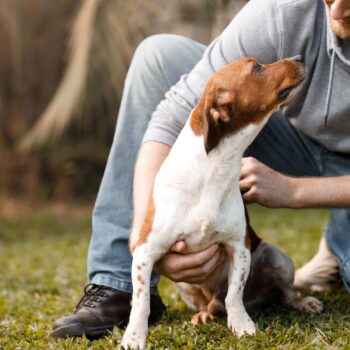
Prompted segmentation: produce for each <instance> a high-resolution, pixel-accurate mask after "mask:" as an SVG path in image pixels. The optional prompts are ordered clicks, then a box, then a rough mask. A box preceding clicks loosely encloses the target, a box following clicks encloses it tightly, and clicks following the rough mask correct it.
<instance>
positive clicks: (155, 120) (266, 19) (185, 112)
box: [143, 0, 282, 146]
mask: <svg viewBox="0 0 350 350" xmlns="http://www.w3.org/2000/svg"><path fill="white" fill-rule="evenodd" d="M281 51H282V40H281V28H280V18H279V14H278V0H251V1H249V2H248V3H247V4H246V5H245V6H244V7H243V8H242V10H241V11H240V12H239V13H238V14H237V16H236V17H235V18H234V19H233V20H232V21H231V22H230V24H229V25H228V26H227V27H226V29H225V30H224V31H223V32H222V34H221V35H220V36H219V37H218V38H216V39H215V40H214V41H213V42H212V43H211V44H210V45H209V46H208V47H207V49H206V50H205V52H204V54H203V57H202V58H201V60H200V61H199V62H198V63H197V64H196V65H195V67H194V68H193V69H192V71H191V72H190V73H188V74H185V75H183V76H182V77H181V78H180V80H179V81H178V82H177V83H176V84H175V85H174V86H173V87H172V88H171V89H170V90H169V91H168V92H167V93H166V95H165V98H164V100H163V101H161V102H160V104H159V105H158V107H157V109H156V110H155V111H154V113H153V114H152V118H151V120H150V122H149V125H148V128H147V130H146V133H145V135H144V138H143V142H146V141H158V142H162V143H165V144H168V145H169V146H172V145H173V143H174V142H175V140H176V138H177V136H178V135H179V133H180V131H181V129H182V128H183V126H184V125H185V123H186V120H187V118H188V116H189V114H190V112H191V110H192V109H193V108H194V106H195V105H196V104H197V103H198V100H199V98H200V95H201V93H202V90H203V88H204V86H205V83H206V81H207V80H208V78H209V77H210V76H211V75H212V74H213V73H214V72H216V71H217V70H219V69H220V68H221V67H222V66H224V65H226V64H228V63H230V62H232V61H234V60H235V59H238V58H241V57H256V58H257V59H258V60H259V61H260V62H262V63H271V62H274V61H276V60H277V59H279V57H280V56H281Z"/></svg>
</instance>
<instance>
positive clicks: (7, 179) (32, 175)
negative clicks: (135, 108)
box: [0, 0, 246, 212]
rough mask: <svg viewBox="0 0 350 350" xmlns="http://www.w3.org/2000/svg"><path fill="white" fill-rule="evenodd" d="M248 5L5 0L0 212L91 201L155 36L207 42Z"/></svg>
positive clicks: (0, 0) (0, 37)
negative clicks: (15, 205)
mask: <svg viewBox="0 0 350 350" xmlns="http://www.w3.org/2000/svg"><path fill="white" fill-rule="evenodd" d="M245 2H246V1H245V0H177V1H171V0H128V1H121V0H74V1H72V0H60V1H47V0H0V47H1V50H0V160H1V163H0V164H1V167H0V212H1V210H3V209H4V208H5V204H6V203H8V202H9V198H30V199H32V200H36V201H37V200H40V201H46V200H62V199H64V200H66V199H67V200H70V199H81V200H84V201H85V200H87V201H92V200H93V199H94V198H95V196H96V193H97V190H98V186H99V183H100V180H101V177H102V174H103V170H104V166H105V163H106V160H107V156H108V151H109V147H110V145H111V142H112V137H113V132H114V128H115V124H116V121H117V120H116V119H117V112H118V107H119V101H120V98H121V95H122V89H123V83H124V78H125V75H126V72H127V69H128V65H129V62H130V60H131V58H132V55H133V52H134V50H135V48H136V46H137V45H138V44H139V43H140V42H141V41H142V40H143V39H144V38H145V37H147V36H149V35H152V34H156V33H161V32H163V33H164V32H169V33H177V34H182V35H186V36H189V37H191V38H193V39H195V40H198V41H200V42H203V43H209V42H210V41H211V40H212V39H213V38H214V37H215V36H217V35H218V34H219V33H220V32H221V30H222V29H223V28H224V27H225V26H226V25H227V23H228V22H229V21H230V19H231V18H232V17H233V16H234V15H235V13H236V12H237V11H238V10H239V9H240V8H241V7H242V6H243V5H244V3H245Z"/></svg>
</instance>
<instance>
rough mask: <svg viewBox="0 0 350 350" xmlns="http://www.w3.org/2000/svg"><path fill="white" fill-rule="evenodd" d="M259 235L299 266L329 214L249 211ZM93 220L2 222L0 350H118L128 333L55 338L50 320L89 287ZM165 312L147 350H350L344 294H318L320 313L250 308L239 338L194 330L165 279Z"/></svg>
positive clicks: (214, 328) (219, 326) (218, 328)
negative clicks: (245, 331) (248, 327)
mask: <svg viewBox="0 0 350 350" xmlns="http://www.w3.org/2000/svg"><path fill="white" fill-rule="evenodd" d="M250 211H251V219H252V222H253V225H254V227H255V228H256V230H257V232H259V234H261V235H262V236H263V237H264V238H266V239H267V240H269V241H270V242H273V243H275V244H277V245H278V246H279V247H280V248H281V249H282V250H283V251H284V252H286V253H287V254H289V255H290V256H291V257H292V258H293V259H294V260H295V261H296V264H297V265H298V266H300V265H301V264H303V263H304V262H306V261H307V260H308V259H309V258H310V257H311V256H312V255H313V254H314V253H315V251H316V250H317V246H318V241H319V238H320V232H321V228H322V225H323V223H324V221H325V220H326V218H327V213H326V212H325V211H311V210H310V211H290V210H267V209H262V208H260V207H252V208H251V210H250ZM89 237H90V217H89V216H83V217H79V218H67V217H63V216H59V215H54V214H52V213H49V212H45V211H44V212H39V213H37V214H35V215H34V216H31V217H23V218H19V219H17V220H15V221H14V220H4V219H0V276H1V277H0V349H1V350H8V349H36V350H37V349H60V350H61V349H69V350H71V349H73V350H74V349H94V350H97V349H101V350H102V349H114V348H115V346H116V345H117V343H118V341H119V340H120V339H121V337H122V334H123V330H119V329H117V328H115V330H114V333H113V335H110V336H108V337H105V338H103V339H100V340H96V341H89V340H87V339H86V338H82V339H74V340H73V339H67V340H57V341H56V340H54V339H52V338H50V336H49V335H50V331H51V327H52V322H53V321H54V320H55V319H57V318H58V317H61V316H62V315H65V314H69V313H70V312H71V311H72V309H73V308H74V306H75V303H76V302H77V301H78V300H79V298H80V296H81V293H82V287H83V285H84V283H85V268H86V266H85V262H86V252H87V247H88V242H89ZM160 291H161V294H162V296H163V299H164V301H165V303H166V305H167V307H168V310H167V312H166V314H165V315H164V316H163V318H162V319H161V321H160V322H159V323H158V324H157V325H155V326H153V327H151V329H150V335H149V338H148V344H149V349H179V350H180V349H181V350H190V349H208V350H210V349H215V350H218V349H232V350H236V349H237V350H240V349H253V350H255V349H276V350H282V349H283V350H284V349H288V350H289V349H290V350H292V349H298V350H299V349H307V350H309V349H350V345H348V344H350V329H349V319H350V317H349V314H350V298H349V295H348V293H347V292H346V291H345V290H343V289H340V290H336V291H331V292H327V293H322V294H316V296H317V297H318V298H320V299H322V300H323V302H324V303H325V311H324V313H323V314H321V315H312V314H308V313H304V312H299V311H297V310H294V309H292V308H291V307H288V306H281V305H271V306H270V307H268V308H267V309H258V310H253V311H252V312H251V315H252V317H253V319H254V320H255V322H256V324H257V326H258V328H259V331H258V333H257V334H256V335H255V336H253V337H250V336H244V337H242V338H241V339H239V340H237V339H236V338H234V337H233V336H232V335H231V334H230V332H229V331H228V329H227V328H226V325H225V320H221V321H220V322H217V323H212V324H209V325H204V326H200V327H196V326H193V325H191V323H190V322H189V321H190V319H191V315H192V311H190V310H188V309H187V308H186V307H185V305H184V304H183V303H182V301H181V300H180V298H179V297H178V295H177V294H176V292H175V288H174V286H173V284H172V283H171V282H169V281H167V280H165V279H163V280H162V281H161V285H160Z"/></svg>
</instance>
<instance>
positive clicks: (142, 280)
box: [137, 275, 145, 284]
mask: <svg viewBox="0 0 350 350" xmlns="http://www.w3.org/2000/svg"><path fill="white" fill-rule="evenodd" d="M137 280H138V281H139V282H140V283H141V284H144V283H145V281H144V279H143V278H142V276H141V275H138V276H137Z"/></svg>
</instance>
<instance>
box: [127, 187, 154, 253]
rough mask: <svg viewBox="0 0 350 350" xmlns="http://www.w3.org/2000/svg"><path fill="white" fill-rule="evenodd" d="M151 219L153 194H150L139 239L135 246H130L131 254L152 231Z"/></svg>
mask: <svg viewBox="0 0 350 350" xmlns="http://www.w3.org/2000/svg"><path fill="white" fill-rule="evenodd" d="M153 219H154V202H153V192H152V193H151V194H150V198H149V202H148V208H147V214H146V217H145V220H144V222H143V224H142V227H141V232H140V236H139V239H138V241H137V242H136V243H135V244H132V245H131V246H130V250H131V252H132V253H133V252H134V251H135V249H136V247H138V246H140V245H141V244H143V243H144V242H145V241H146V240H147V237H148V235H149V234H150V232H151V231H152V226H153Z"/></svg>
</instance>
